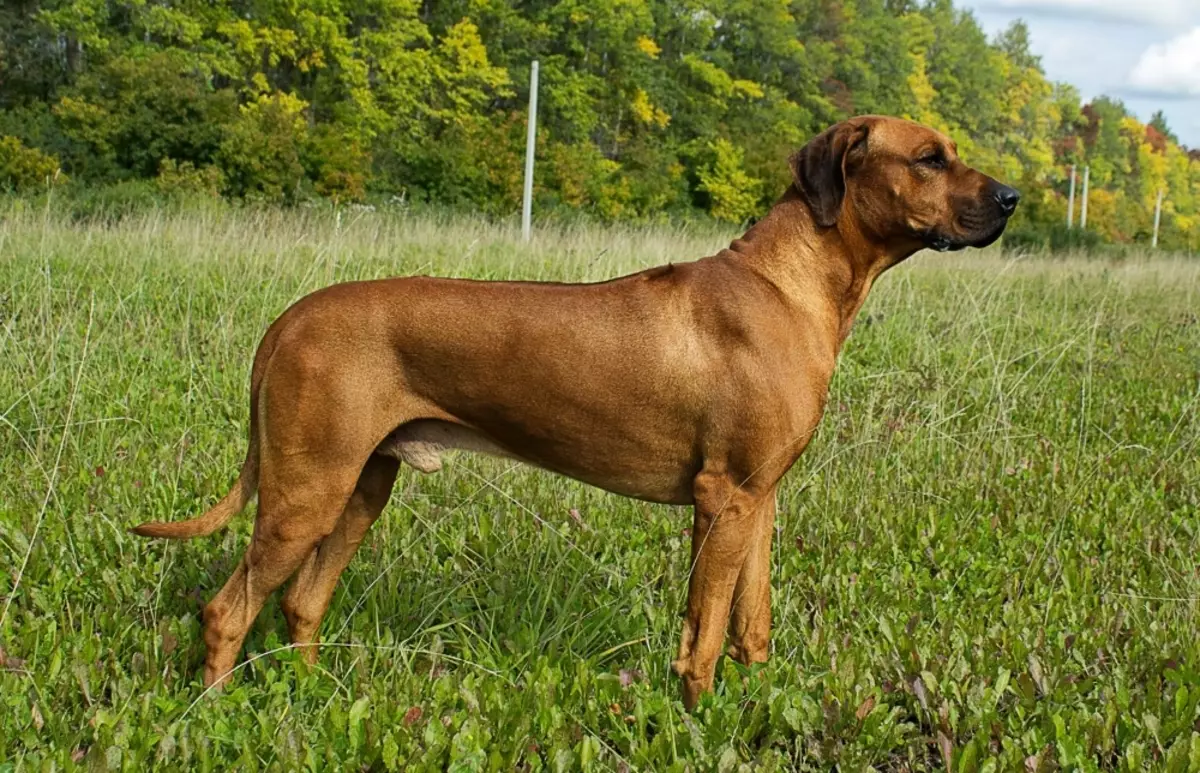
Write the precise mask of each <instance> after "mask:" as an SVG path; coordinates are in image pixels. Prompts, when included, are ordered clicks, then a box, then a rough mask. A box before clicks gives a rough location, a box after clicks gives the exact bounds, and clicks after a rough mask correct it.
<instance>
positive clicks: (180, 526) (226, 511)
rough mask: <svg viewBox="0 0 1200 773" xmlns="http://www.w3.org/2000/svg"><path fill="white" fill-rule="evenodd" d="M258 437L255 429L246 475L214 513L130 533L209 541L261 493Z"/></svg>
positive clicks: (148, 525) (157, 523) (145, 526)
mask: <svg viewBox="0 0 1200 773" xmlns="http://www.w3.org/2000/svg"><path fill="white" fill-rule="evenodd" d="M256 434H258V433H257V432H255V431H254V429H253V425H252V426H251V430H250V449H249V450H248V451H247V453H246V461H245V463H243V464H242V473H241V474H240V475H238V479H237V482H236V483H234V484H233V488H231V489H230V490H229V493H228V494H226V495H225V496H224V498H222V499H221V501H220V502H218V503H217V504H216V505H215V506H214V507H213V508H212V509H211V510H209V511H208V512H207V513H205V514H204V515H201V516H199V517H198V518H192V519H191V520H188V521H150V522H148V523H143V524H142V525H141V526H134V527H133V528H132V529H130V531H132V532H133V533H134V534H137V535H139V536H142V537H165V538H167V539H188V538H189V537H206V536H208V535H209V534H212V533H213V532H214V531H216V530H217V529H219V528H221V527H222V526H224V525H225V524H227V523H229V519H231V518H233V516H235V515H237V514H238V513H240V512H241V511H242V510H243V509H244V508H245V507H246V505H247V504H249V503H250V500H251V499H253V498H254V494H255V492H256V491H257V490H258V443H257V440H258V438H256V437H255V435H256Z"/></svg>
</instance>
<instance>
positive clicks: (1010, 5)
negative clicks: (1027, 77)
mask: <svg viewBox="0 0 1200 773" xmlns="http://www.w3.org/2000/svg"><path fill="white" fill-rule="evenodd" d="M979 5H980V6H981V7H983V8H994V9H1003V10H1006V11H1018V12H1022V13H1027V14H1030V15H1044V16H1058V17H1069V18H1076V19H1078V18H1092V19H1101V20H1106V21H1123V22H1137V23H1141V24H1152V25H1162V26H1167V25H1172V24H1185V23H1188V22H1189V21H1191V20H1192V19H1193V18H1195V17H1196V15H1197V10H1198V9H1197V2H1196V0H983V2H981V3H980V4H979Z"/></svg>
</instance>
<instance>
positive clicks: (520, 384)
mask: <svg viewBox="0 0 1200 773" xmlns="http://www.w3.org/2000/svg"><path fill="white" fill-rule="evenodd" d="M791 163H792V171H793V172H794V175H795V184H794V185H793V186H792V187H791V188H790V189H789V190H788V191H787V193H785V194H784V196H783V197H782V198H781V199H780V200H779V202H778V203H777V204H776V205H775V207H774V208H773V209H772V210H771V212H770V213H769V214H768V215H767V216H766V217H765V218H764V219H763V220H762V221H760V222H759V223H758V224H756V225H755V226H754V227H753V228H751V229H750V231H749V232H748V233H746V235H745V236H743V237H742V238H741V239H738V240H736V241H734V242H733V244H732V245H730V247H729V248H728V249H726V250H722V251H721V252H719V253H718V254H716V255H714V256H712V257H709V258H704V259H702V260H697V261H695V262H692V263H685V264H679V265H667V266H663V267H660V268H654V269H650V270H648V271H643V272H640V273H637V274H633V275H630V276H626V277H623V278H620V279H614V280H612V281H608V282H601V283H597V284H553V283H533V282H482V281H469V280H452V279H433V278H428V277H410V278H402V279H385V280H378V281H371V282H353V283H347V284H340V285H335V286H333V287H329V288H326V289H324V290H321V291H319V292H315V293H313V294H311V295H309V296H307V297H305V298H303V299H301V300H300V301H299V302H297V303H296V304H295V305H293V306H292V307H291V308H289V309H288V310H287V311H285V312H284V313H283V315H282V316H280V317H279V319H278V320H276V321H275V323H274V324H272V325H271V327H270V329H268V330H267V333H266V335H265V336H264V337H263V340H262V343H261V344H260V346H259V348H258V353H257V354H256V355H255V359H254V367H253V371H252V375H251V379H250V448H249V451H248V452H247V454H246V461H245V464H244V465H243V467H242V472H241V475H240V476H239V477H238V480H237V483H236V484H234V487H233V490H232V491H230V492H229V494H227V495H226V497H225V498H224V499H222V500H221V502H220V503H218V504H217V505H216V506H215V507H214V508H213V509H212V510H210V511H209V512H208V513H206V514H204V515H202V516H200V517H199V518H196V519H194V520H191V521H184V522H180V523H148V524H144V525H142V526H139V527H137V528H136V529H134V531H135V532H136V533H138V534H141V535H145V536H152V537H173V538H181V537H194V536H197V535H202V534H211V533H212V532H213V531H215V530H216V529H218V528H219V527H221V526H222V525H224V524H225V523H226V522H227V521H228V520H229V519H230V518H231V517H233V515H235V514H236V513H237V512H238V511H240V510H241V509H242V508H243V507H244V506H245V505H246V503H247V502H249V501H250V499H251V498H252V497H253V496H254V493H255V490H256V489H257V491H258V496H259V511H258V520H257V522H256V523H255V527H254V536H253V538H252V539H251V542H250V547H249V549H248V550H247V551H246V553H245V555H244V556H243V557H242V560H241V563H239V564H238V567H237V569H236V570H235V572H234V574H233V576H232V577H231V578H230V579H229V582H228V583H226V585H225V587H224V588H223V589H222V590H221V591H220V593H218V594H217V595H216V597H215V598H214V599H213V600H212V602H211V603H209V604H208V606H207V607H206V608H205V611H204V621H205V631H204V641H205V644H206V645H207V658H206V662H205V669H204V681H205V683H206V684H209V685H212V684H218V683H221V682H223V681H224V680H225V679H227V678H228V676H229V674H230V672H231V670H232V669H233V667H234V664H235V662H236V659H237V657H238V654H239V652H240V650H241V646H242V640H243V638H244V637H245V635H246V632H247V630H248V629H249V628H250V625H251V623H252V622H253V621H254V618H255V617H256V616H257V615H258V612H259V610H260V609H261V608H262V606H263V603H264V602H265V601H266V599H267V597H268V596H269V595H270V594H271V593H272V592H273V591H274V590H275V589H276V588H278V587H280V586H281V585H282V584H283V583H284V581H286V580H287V579H288V578H289V577H292V576H293V575H295V580H294V582H293V583H292V585H291V587H290V588H289V589H288V591H287V594H286V596H285V597H284V600H283V609H284V613H285V615H286V617H287V622H288V629H289V632H290V635H291V638H292V641H293V642H295V643H298V644H302V645H314V646H311V647H309V648H307V651H306V656H307V657H308V658H309V659H310V660H315V658H316V647H315V644H316V641H317V636H316V634H317V628H318V626H319V625H320V623H321V618H322V616H323V615H324V614H325V610H326V607H327V606H328V604H329V600H330V598H331V597H332V595H333V591H334V586H335V585H336V583H337V580H338V576H339V575H340V574H341V573H342V570H343V569H345V568H346V565H347V564H348V563H349V562H350V558H351V556H353V554H354V551H355V549H356V548H357V547H358V544H359V543H360V542H361V541H362V539H363V536H364V535H365V534H366V532H367V529H368V528H370V526H371V524H372V523H373V522H374V521H375V519H376V518H377V517H378V516H379V514H380V511H381V510H382V509H383V507H384V504H385V503H386V502H387V500H388V496H389V494H390V493H391V490H392V484H393V482H394V481H395V478H396V471H397V468H398V467H399V464H400V462H402V461H403V462H407V463H408V464H409V465H411V466H413V467H415V468H416V469H418V470H420V471H422V472H434V471H436V470H437V469H439V468H440V466H441V461H440V457H439V454H440V452H442V451H443V450H446V449H452V448H461V449H470V450H474V451H483V452H487V453H493V454H502V455H505V456H509V457H513V458H516V459H520V460H523V461H526V462H529V463H531V464H534V465H537V466H540V467H543V468H545V469H547V470H552V471H554V472H558V473H561V474H563V475H568V476H570V477H572V478H576V479H578V480H581V481H584V482H586V483H590V484H592V485H595V486H599V487H601V488H604V489H607V490H608V491H612V492H615V493H618V494H623V495H626V496H631V497H638V498H640V499H645V500H649V501H652V502H662V503H669V504H676V505H693V506H694V508H695V520H694V524H693V528H692V556H691V566H692V571H691V582H690V585H689V587H688V598H687V612H686V618H685V621H684V624H683V639H682V641H681V643H680V645H679V655H678V657H677V658H676V660H675V661H674V663H673V667H674V670H675V672H676V673H677V674H679V676H680V677H682V679H683V701H684V704H685V705H686V706H687V707H689V708H691V707H692V706H693V705H695V703H696V700H697V698H698V696H699V695H700V693H702V692H703V691H705V690H708V689H711V687H712V682H713V672H714V669H715V665H716V661H717V656H718V654H719V650H720V648H721V644H722V641H723V640H724V638H725V634H726V630H728V632H729V637H730V647H729V654H730V655H731V656H732V657H733V658H735V659H736V660H738V661H740V662H742V663H746V664H749V663H757V662H762V661H765V660H766V659H767V649H768V638H769V634H770V626H771V612H770V553H771V535H772V533H773V524H774V519H775V489H776V486H777V485H778V483H779V480H780V478H781V477H782V476H783V475H784V473H786V472H787V471H788V469H789V468H790V467H791V466H792V464H793V463H794V462H795V461H796V459H797V457H799V455H800V453H801V452H802V451H803V450H804V448H805V446H806V445H807V444H808V441H809V438H810V437H811V436H812V434H813V431H814V430H815V429H816V427H817V423H818V421H819V420H820V418H821V413H822V411H823V409H824V404H825V399H826V392H827V389H828V386H829V380H830V377H831V376H832V374H833V368H834V364H835V362H836V361H837V356H838V351H839V350H840V349H841V346H842V343H843V342H844V341H845V339H846V336H847V335H848V334H849V333H850V327H851V323H852V321H853V319H854V317H855V314H856V313H857V312H858V310H859V308H860V307H861V306H862V304H863V301H864V300H865V299H866V297H867V292H868V291H869V290H870V289H871V284H872V283H873V282H874V281H875V279H876V277H878V276H879V274H880V273H882V272H883V271H884V270H886V269H888V268H890V267H891V266H894V265H896V264H897V263H899V262H900V261H902V260H904V259H905V258H907V257H908V256H910V255H912V254H913V253H915V252H917V251H918V250H920V249H922V248H925V247H932V248H934V249H938V250H948V249H961V248H963V247H968V246H975V247H981V246H985V245H988V244H991V243H992V242H994V241H995V240H996V239H998V238H999V237H1000V234H1001V233H1002V232H1003V230H1004V227H1005V225H1006V223H1007V221H1008V217H1009V216H1010V215H1011V214H1012V212H1013V211H1014V209H1015V208H1016V205H1017V202H1018V200H1019V198H1020V197H1019V194H1018V193H1017V192H1016V191H1015V190H1013V189H1012V188H1009V187H1007V186H1005V185H1001V184H1000V183H998V182H996V181H995V180H993V179H991V178H989V177H987V176H985V175H983V174H981V173H980V172H977V171H975V170H972V169H970V168H968V167H967V166H965V165H964V164H963V163H962V162H961V161H960V160H959V159H958V157H957V155H956V152H955V146H954V143H952V142H951V141H950V140H949V139H947V138H946V137H944V136H942V135H941V134H938V133H936V132H934V131H932V130H930V129H927V128H924V127H921V126H918V125H916V124H913V123H909V122H906V121H901V120H897V119H893V118H884V117H877V116H867V117H860V118H856V119H853V120H850V121H846V122H844V123H841V124H838V125H836V126H834V127H833V128H831V129H829V130H828V131H826V132H825V133H823V134H821V135H820V136H818V137H817V138H815V139H814V140H813V141H812V142H810V143H809V144H808V145H807V146H805V147H804V148H803V149H802V150H800V151H799V152H798V153H797V154H796V155H795V156H793V158H792V160H791Z"/></svg>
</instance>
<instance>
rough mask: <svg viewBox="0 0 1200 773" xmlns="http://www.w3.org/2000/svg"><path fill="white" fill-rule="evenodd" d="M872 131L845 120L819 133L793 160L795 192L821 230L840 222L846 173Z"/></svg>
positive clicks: (791, 160) (865, 126)
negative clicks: (797, 192) (805, 204)
mask: <svg viewBox="0 0 1200 773" xmlns="http://www.w3.org/2000/svg"><path fill="white" fill-rule="evenodd" d="M868 135H869V129H868V127H867V124H866V123H865V122H863V121H843V122H842V123H839V124H837V125H835V126H833V127H832V128H830V129H827V130H826V131H824V132H822V133H821V134H818V135H817V136H816V137H814V138H813V139H812V141H810V142H809V143H808V144H807V145H805V146H804V147H802V148H800V150H798V151H796V152H795V153H794V154H793V155H792V157H791V159H790V163H791V166H792V176H793V177H795V179H796V189H797V190H798V191H799V192H800V195H801V197H803V199H804V201H805V202H806V203H807V204H808V208H809V209H810V210H811V211H812V215H813V220H814V221H816V224H817V225H819V226H821V227H822V228H829V227H830V226H832V225H834V224H835V223H837V219H838V215H839V214H840V213H841V211H842V199H844V198H845V197H846V174H847V173H848V172H849V171H850V168H851V167H852V165H853V162H854V161H855V160H861V159H860V157H861V156H862V155H864V154H865V151H866V148H867V138H868Z"/></svg>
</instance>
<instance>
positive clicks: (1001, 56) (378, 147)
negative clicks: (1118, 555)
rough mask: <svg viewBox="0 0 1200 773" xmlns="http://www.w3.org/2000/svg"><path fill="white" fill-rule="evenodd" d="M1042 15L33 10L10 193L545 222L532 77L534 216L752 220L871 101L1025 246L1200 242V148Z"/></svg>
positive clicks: (909, 1)
mask: <svg viewBox="0 0 1200 773" xmlns="http://www.w3.org/2000/svg"><path fill="white" fill-rule="evenodd" d="M1030 48H1031V47H1030V39H1029V32H1028V29H1027V27H1026V26H1025V25H1024V24H1022V23H1020V22H1017V23H1014V24H1013V25H1012V26H1011V27H1009V28H1008V29H1007V30H1005V31H1004V32H1002V33H1001V34H999V35H997V36H996V37H995V38H994V39H989V37H988V36H987V34H986V33H985V32H984V30H983V29H982V28H981V27H980V25H979V23H978V21H977V20H976V19H975V18H974V17H973V16H972V14H971V13H970V12H968V11H965V10H962V9H960V8H956V7H955V6H954V4H953V3H952V2H951V0H924V1H923V2H918V0H706V1H705V2H698V1H697V0H586V1H585V0H565V1H563V2H556V1H547V0H534V1H533V2H521V3H518V2H513V0H437V1H436V2H435V0H425V1H424V2H418V1H417V0H357V1H355V2H351V0H216V1H211V0H123V1H122V2H116V1H115V0H13V1H12V2H7V3H5V4H4V6H3V8H2V9H0V189H5V190H7V191H9V192H10V193H16V194H18V195H29V194H33V195H44V194H45V192H46V191H47V189H55V190H62V191H63V193H62V194H61V195H62V196H67V195H69V194H70V192H71V191H96V190H105V191H109V192H110V193H111V195H114V196H122V195H124V196H139V195H147V196H152V197H155V198H157V199H160V200H161V199H164V198H165V199H190V198H197V197H199V198H203V197H220V198H226V199H231V200H237V201H244V202H278V203H281V204H296V203H299V202H305V201H312V200H317V199H328V200H332V201H334V202H338V203H343V202H344V203H350V202H406V203H412V204H418V203H428V204H433V205H437V206H445V207H449V208H454V209H463V210H468V211H473V212H479V213H484V214H486V215H488V216H496V217H505V216H509V215H511V214H512V213H514V212H515V211H517V210H518V209H519V206H520V196H521V185H522V172H523V153H524V142H525V138H524V134H525V129H526V105H527V101H528V96H529V94H528V82H529V73H530V63H531V62H532V61H533V60H535V59H536V60H538V61H539V63H540V76H541V88H540V91H539V99H540V106H541V108H540V118H539V125H538V155H537V158H538V164H537V171H536V178H535V199H536V207H537V210H538V212H539V213H540V214H543V215H545V214H562V215H567V216H570V215H574V214H575V213H578V214H579V215H580V216H582V217H588V218H594V219H598V220H603V221H643V222H644V221H660V220H668V219H671V220H674V219H686V218H690V217H695V216H700V217H707V216H711V217H713V218H717V219H719V220H723V221H728V222H731V223H743V222H746V221H748V220H749V219H751V218H753V217H755V216H757V215H759V214H761V213H762V212H763V211H765V209H766V208H767V207H769V206H770V204H771V202H772V201H773V200H774V199H775V198H776V197H777V196H778V195H779V194H780V193H781V192H782V190H783V189H784V188H785V187H786V186H787V185H788V184H789V179H788V174H789V173H788V167H787V164H786V163H784V159H785V158H786V157H787V155H788V154H789V153H790V152H792V151H794V150H795V149H796V148H798V147H799V146H801V145H803V144H804V142H805V141H806V140H807V139H809V138H810V137H812V136H813V135H815V134H816V133H818V132H819V131H821V130H822V129H824V128H825V127H827V126H828V125H830V124H832V123H834V122H836V121H838V120H840V119H842V118H845V117H847V116H850V115H853V114H861V113H885V114H890V115H897V116H903V117H907V118H911V119H913V120H916V121H919V122H922V123H925V124H927V125H930V126H933V127H935V128H937V129H940V130H942V131H945V132H947V133H948V134H949V135H950V136H952V137H953V138H954V139H955V140H956V141H957V142H958V143H959V146H960V150H961V154H962V156H963V157H964V158H965V159H966V160H967V161H968V162H969V163H971V164H972V165H975V166H977V167H979V168H981V169H983V170H985V171H987V172H989V173H991V174H994V175H996V176H997V177H1000V178H1002V179H1004V180H1005V181H1008V182H1010V183H1012V184H1014V185H1016V186H1017V187H1019V188H1021V190H1022V191H1023V192H1024V194H1025V198H1024V202H1025V203H1024V204H1023V205H1022V208H1021V210H1020V212H1019V215H1018V218H1017V219H1016V220H1015V221H1014V223H1013V226H1012V228H1011V230H1010V236H1009V239H1011V240H1015V241H1017V242H1019V243H1025V244H1030V245H1034V244H1042V245H1047V246H1054V245H1058V244H1063V243H1068V242H1071V239H1072V238H1074V239H1075V240H1078V239H1079V238H1080V237H1079V232H1078V231H1076V232H1074V234H1069V233H1066V231H1065V228H1064V227H1063V224H1064V223H1065V221H1066V209H1067V190H1068V180H1069V176H1070V169H1071V167H1072V165H1076V166H1078V167H1079V168H1080V169H1081V170H1082V168H1083V166H1084V165H1088V166H1090V169H1091V197H1090V214H1089V229H1090V230H1089V234H1088V235H1087V236H1088V237H1089V238H1090V239H1092V240H1095V241H1097V242H1098V241H1101V240H1102V241H1105V242H1109V243H1114V244H1141V243H1148V242H1149V240H1150V234H1151V231H1152V229H1153V219H1154V208H1155V202H1156V199H1157V197H1158V194H1159V191H1162V192H1163V195H1164V201H1165V203H1164V207H1163V218H1162V236H1161V245H1162V246H1163V247H1165V248H1167V249H1171V250H1176V251H1193V252H1194V251H1198V250H1200V152H1198V151H1194V150H1193V151H1189V150H1188V149H1187V148H1185V147H1183V146H1182V145H1181V144H1180V143H1179V141H1178V140H1177V138H1176V137H1175V136H1174V135H1173V134H1172V132H1171V130H1170V128H1169V126H1167V123H1166V121H1165V120H1164V119H1163V116H1162V114H1161V113H1159V114H1156V115H1155V116H1154V117H1153V118H1152V120H1151V121H1150V122H1149V123H1148V124H1143V123H1141V122H1140V121H1139V120H1138V119H1137V118H1136V117H1135V116H1134V115H1132V114H1131V112H1130V111H1129V110H1127V109H1126V107H1125V106H1124V105H1123V104H1122V103H1121V102H1120V101H1119V100H1117V99H1113V98H1109V97H1100V98H1097V99H1095V100H1093V101H1091V102H1090V103H1084V102H1083V101H1082V100H1081V96H1080V93H1079V91H1078V90H1077V89H1076V88H1074V87H1072V86H1071V85H1070V84H1065V83H1056V82H1053V81H1051V80H1049V79H1048V78H1047V76H1046V74H1045V72H1044V71H1043V69H1042V66H1041V63H1040V61H1039V59H1038V58H1037V57H1036V56H1034V55H1033V54H1032V53H1031V50H1030Z"/></svg>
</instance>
